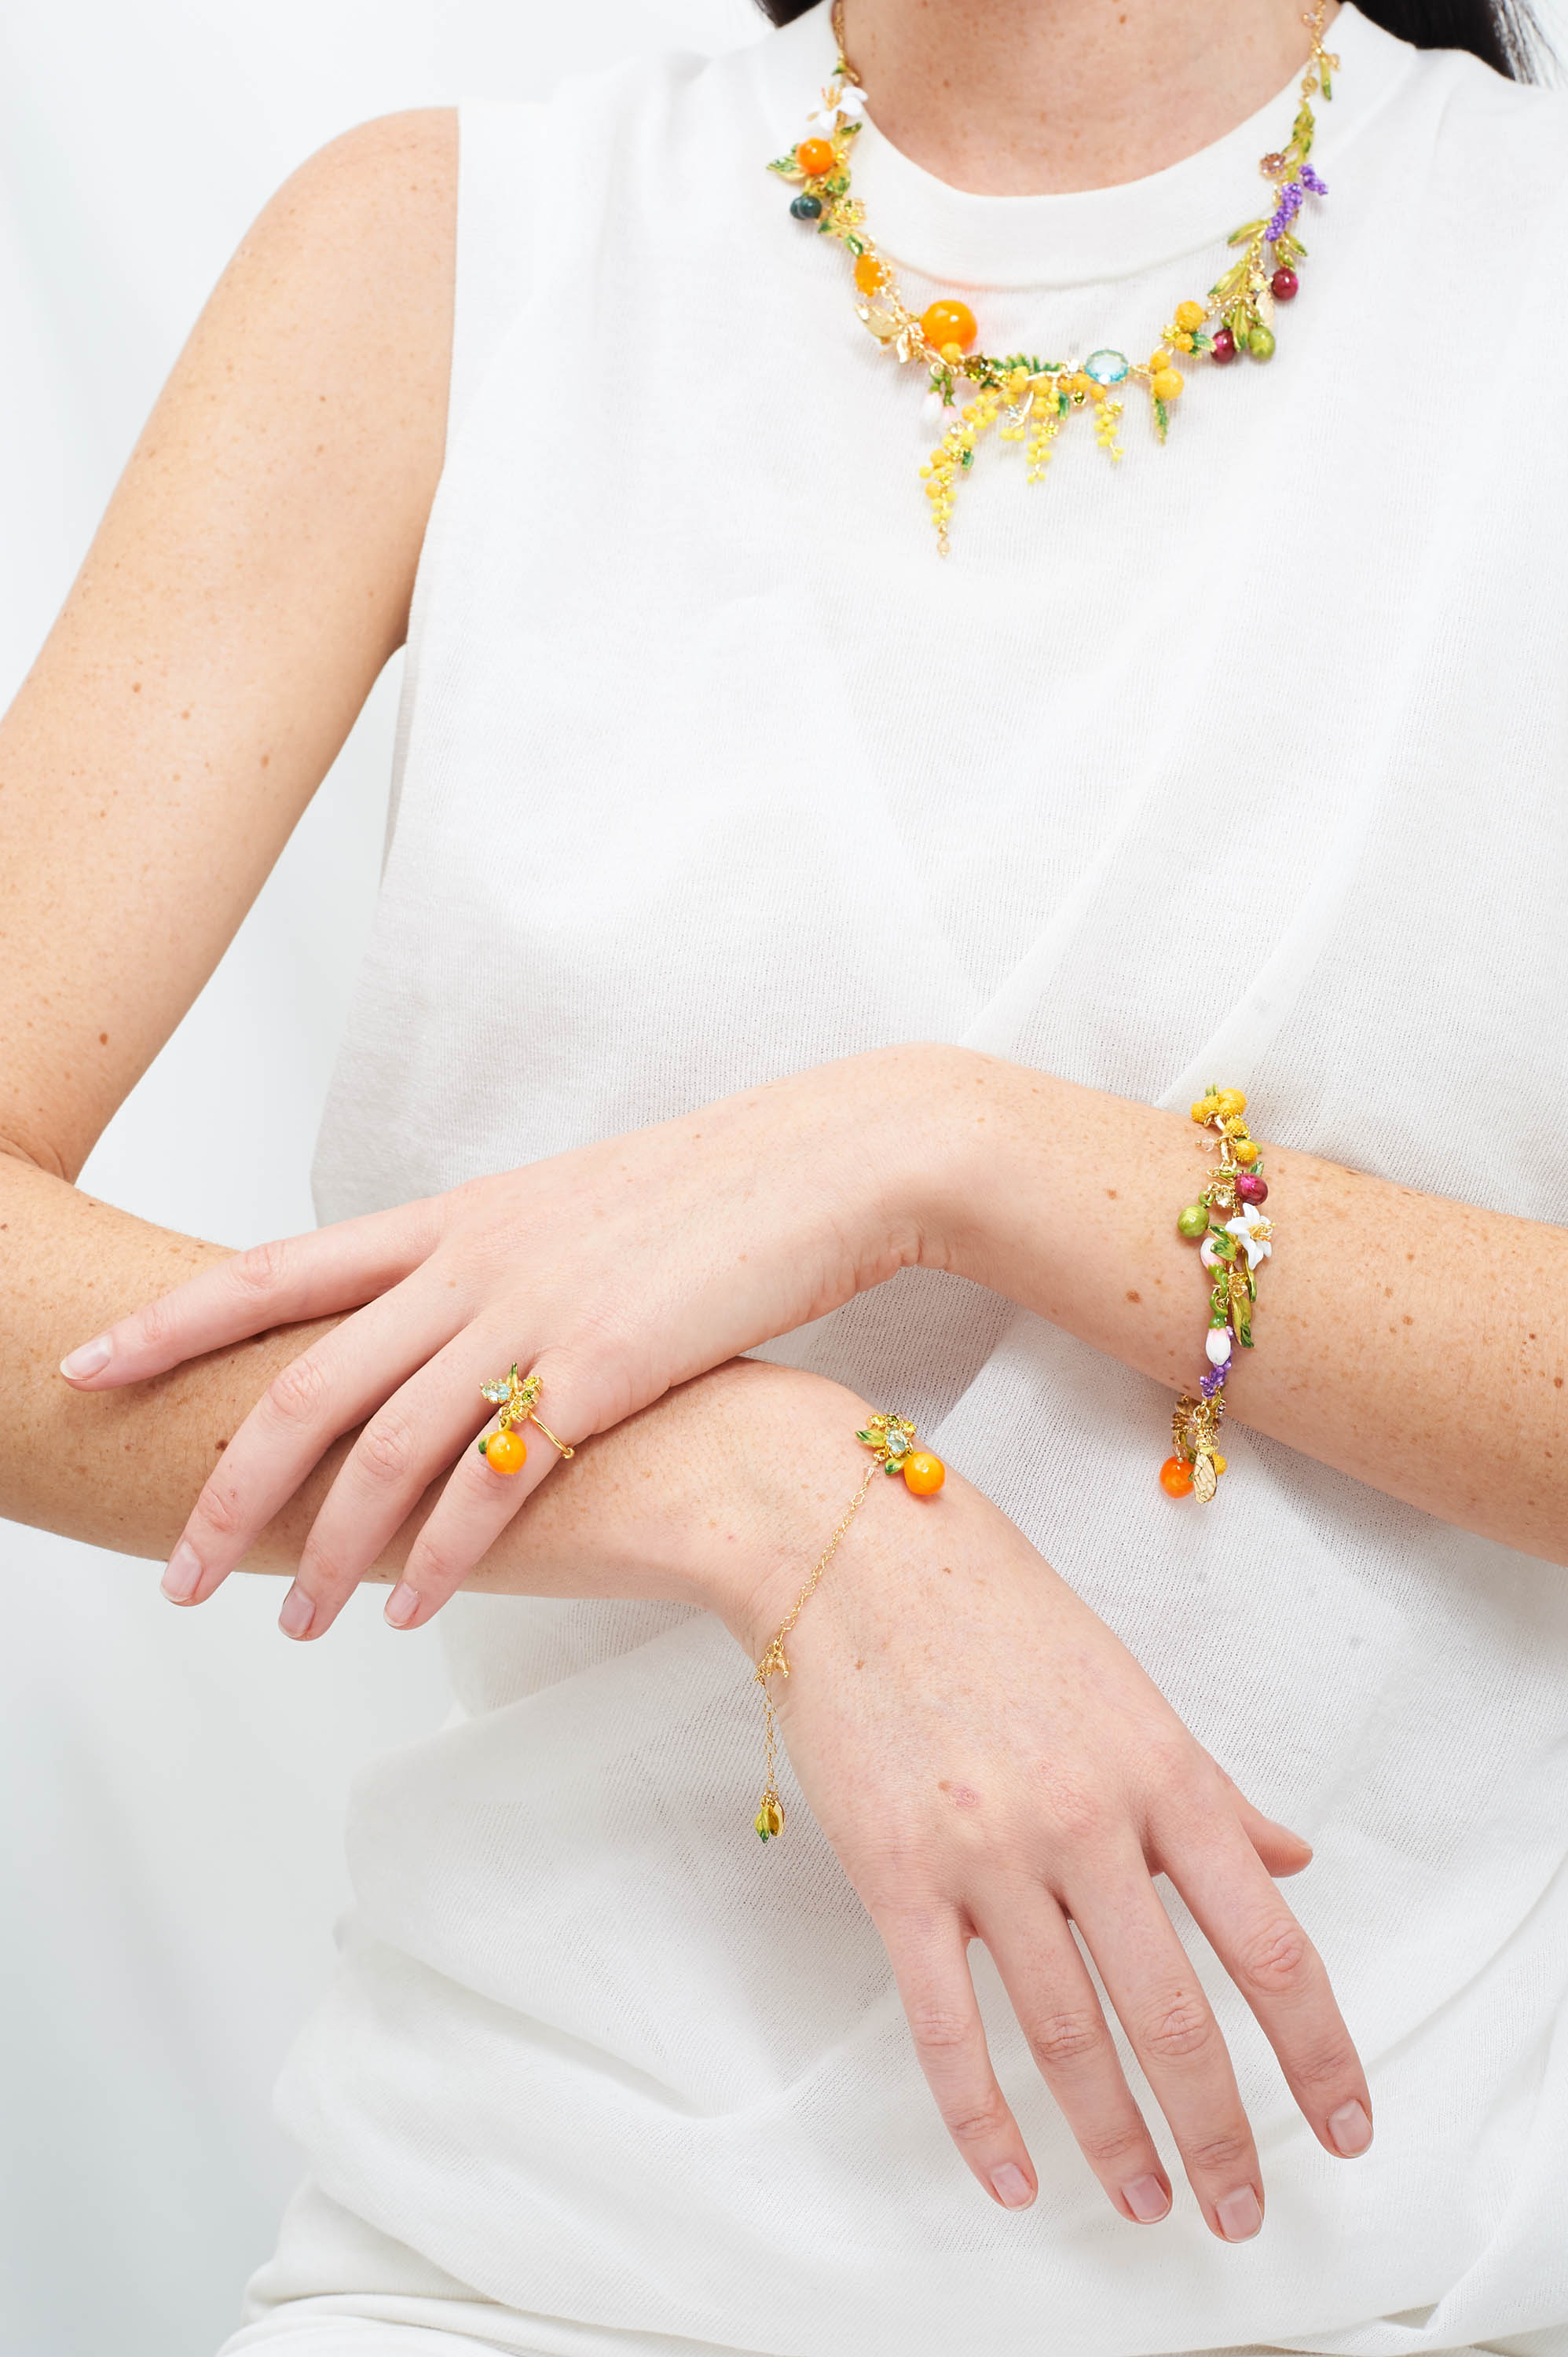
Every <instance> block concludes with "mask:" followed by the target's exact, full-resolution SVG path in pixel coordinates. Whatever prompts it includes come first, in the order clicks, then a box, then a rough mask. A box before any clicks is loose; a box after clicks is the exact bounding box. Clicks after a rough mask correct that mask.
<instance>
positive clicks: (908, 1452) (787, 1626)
mask: <svg viewBox="0 0 1568 2357" xmlns="http://www.w3.org/2000/svg"><path fill="white" fill-rule="evenodd" d="M854 1437H855V1438H856V1439H857V1440H858V1441H860V1442H861V1443H862V1445H863V1446H864V1447H865V1448H869V1449H870V1451H871V1459H872V1461H871V1463H870V1464H869V1465H868V1466H867V1467H866V1469H865V1475H864V1477H863V1479H862V1480H861V1484H860V1487H859V1489H858V1490H857V1491H855V1493H854V1497H853V1498H852V1499H851V1500H850V1501H849V1504H848V1505H847V1506H846V1507H845V1509H844V1511H843V1516H842V1517H841V1519H840V1521H839V1523H838V1527H837V1528H836V1530H835V1531H834V1532H833V1534H832V1537H831V1538H830V1539H829V1541H828V1543H827V1544H826V1546H825V1547H824V1548H823V1549H822V1554H821V1555H819V1556H818V1557H817V1560H816V1562H815V1563H814V1564H813V1565H812V1566H811V1570H810V1571H809V1572H808V1573H807V1575H806V1578H805V1581H804V1584H803V1585H802V1587H801V1589H800V1594H799V1596H797V1598H795V1601H794V1603H793V1604H792V1605H791V1606H790V1607H789V1611H788V1612H787V1613H786V1614H785V1615H784V1618H783V1620H781V1621H780V1622H779V1628H778V1631H777V1633H776V1634H775V1636H774V1639H773V1642H772V1643H771V1644H770V1645H769V1646H768V1651H767V1652H765V1653H764V1654H763V1656H762V1659H761V1660H760V1661H759V1662H758V1663H757V1668H756V1671H755V1672H754V1675H755V1676H756V1679H757V1684H758V1685H759V1686H760V1687H761V1688H762V1707H763V1712H764V1714H765V1717H764V1725H763V1738H762V1739H763V1743H764V1746H765V1748H766V1750H767V1754H768V1781H767V1783H766V1784H765V1785H764V1787H763V1791H762V1800H761V1803H760V1804H759V1806H758V1808H757V1816H756V1819H755V1824H756V1828H757V1834H758V1835H759V1837H760V1838H761V1839H762V1840H763V1841H765V1842H766V1841H771V1840H773V1839H775V1838H776V1837H777V1835H779V1834H781V1833H782V1832H783V1830H784V1803H783V1802H782V1801H781V1800H780V1799H779V1722H778V1720H777V1719H776V1718H775V1717H774V1714H773V1696H772V1694H771V1692H770V1691H769V1682H770V1680H772V1679H774V1678H787V1677H788V1676H789V1655H788V1653H787V1652H785V1650H784V1648H785V1643H786V1641H787V1640H788V1639H789V1637H791V1636H792V1635H793V1634H794V1630H795V1623H796V1621H797V1620H799V1619H800V1615H801V1613H802V1612H803V1611H804V1610H805V1609H806V1607H807V1605H808V1604H809V1603H810V1602H811V1598H812V1597H813V1596H814V1595H815V1594H816V1592H817V1586H818V1583H819V1582H820V1580H821V1579H822V1574H823V1572H824V1571H826V1569H827V1567H828V1566H829V1564H830V1563H832V1559H833V1556H834V1555H836V1554H837V1552H838V1546H839V1542H840V1540H841V1539H842V1538H843V1534H844V1533H845V1532H846V1531H847V1530H848V1528H849V1526H850V1524H851V1523H853V1522H854V1518H855V1516H856V1514H857V1513H859V1512H860V1509H861V1507H862V1505H863V1504H864V1503H865V1495H866V1492H867V1491H868V1490H869V1489H870V1487H871V1485H872V1483H873V1482H874V1481H875V1479H876V1476H877V1475H878V1473H886V1474H889V1475H891V1474H895V1473H902V1475H903V1476H904V1482H905V1486H906V1488H907V1489H909V1490H911V1491H913V1492H914V1494H915V1496H916V1497H917V1498H929V1497H934V1496H935V1494H936V1492H937V1491H939V1490H940V1488H941V1486H942V1483H943V1482H944V1481H945V1480H946V1479H947V1468H946V1467H945V1466H944V1465H943V1463H942V1460H941V1458H940V1457H933V1456H932V1455H931V1453H930V1451H929V1449H927V1448H917V1447H916V1445H915V1444H916V1440H917V1438H918V1435H917V1433H916V1430H915V1427H914V1426H913V1425H912V1424H911V1423H910V1421H909V1419H908V1416H905V1415H874V1416H871V1417H870V1418H868V1420H867V1422H866V1425H865V1429H864V1431H861V1432H857V1433H856V1434H855V1436H854Z"/></svg>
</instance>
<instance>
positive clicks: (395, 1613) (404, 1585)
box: [382, 1579, 419, 1629]
mask: <svg viewBox="0 0 1568 2357" xmlns="http://www.w3.org/2000/svg"><path fill="white" fill-rule="evenodd" d="M418 1609H419V1590H418V1588H417V1587H410V1586H409V1584H408V1582H407V1580H406V1579H400V1580H399V1581H398V1584H397V1586H396V1587H394V1588H393V1589H392V1594H391V1595H390V1596H389V1597H388V1598H387V1603H386V1610H385V1612H384V1613H383V1615H382V1618H383V1619H384V1620H390V1621H391V1622H392V1627H393V1628H394V1629H406V1628H407V1626H408V1624H409V1622H410V1621H411V1620H413V1616H414V1614H415V1613H416V1612H417V1611H418Z"/></svg>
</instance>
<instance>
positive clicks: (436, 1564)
mask: <svg viewBox="0 0 1568 2357" xmlns="http://www.w3.org/2000/svg"><path fill="white" fill-rule="evenodd" d="M469 1569H470V1566H469V1565H467V1564H466V1563H459V1562H458V1561H457V1559H456V1555H453V1554H451V1553H450V1552H449V1551H448V1550H447V1549H446V1547H444V1546H440V1545H434V1546H432V1545H427V1544H425V1543H424V1541H423V1540H422V1541H421V1543H420V1547H419V1552H418V1554H417V1555H410V1556H409V1559H408V1562H407V1564H406V1565H405V1566H404V1568H403V1577H404V1579H406V1580H407V1581H408V1583H409V1585H410V1586H411V1587H417V1589H418V1590H419V1593H420V1595H421V1597H422V1598H424V1601H425V1602H426V1603H431V1602H435V1603H436V1604H445V1602H446V1598H448V1597H449V1596H450V1595H452V1594H453V1592H454V1591H455V1590H456V1588H458V1587H461V1586H462V1584H463V1582H464V1580H465V1579H466V1578H467V1575H468V1571H469Z"/></svg>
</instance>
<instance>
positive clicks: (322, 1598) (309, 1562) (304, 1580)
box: [295, 1541, 359, 1604]
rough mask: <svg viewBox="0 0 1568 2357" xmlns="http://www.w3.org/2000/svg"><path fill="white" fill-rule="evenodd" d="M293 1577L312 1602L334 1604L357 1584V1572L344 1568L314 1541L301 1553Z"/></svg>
mask: <svg viewBox="0 0 1568 2357" xmlns="http://www.w3.org/2000/svg"><path fill="white" fill-rule="evenodd" d="M295 1580H296V1581H297V1583H298V1585H299V1586H300V1587H303V1588H304V1590H305V1592H306V1595H307V1596H308V1597H309V1598H310V1600H311V1602H312V1603H313V1604H336V1603H337V1602H338V1600H339V1599H340V1598H342V1597H343V1596H345V1595H346V1594H347V1593H348V1592H349V1590H350V1589H351V1588H353V1587H357V1586H358V1585H359V1577H358V1574H357V1573H354V1572H351V1571H348V1570H346V1569H345V1568H344V1566H343V1565H342V1564H340V1563H338V1562H337V1561H335V1559H334V1558H333V1557H332V1556H331V1555H328V1554H327V1553H326V1551H325V1550H324V1549H323V1548H322V1547H320V1546H318V1545H317V1544H316V1543H315V1542H314V1541H313V1542H312V1543H311V1544H310V1545H308V1546H307V1547H306V1549H305V1551H304V1553H303V1554H302V1555H301V1556H300V1558H299V1569H298V1570H297V1571H296V1572H295Z"/></svg>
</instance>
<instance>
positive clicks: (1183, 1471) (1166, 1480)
mask: <svg viewBox="0 0 1568 2357" xmlns="http://www.w3.org/2000/svg"><path fill="white" fill-rule="evenodd" d="M1160 1487H1161V1489H1162V1490H1163V1491H1165V1495H1166V1497H1167V1498H1187V1497H1190V1496H1191V1494H1192V1468H1191V1466H1190V1465H1189V1464H1188V1463H1187V1459H1186V1458H1185V1457H1167V1458H1166V1459H1165V1463H1164V1464H1163V1465H1162V1466H1161V1468H1160Z"/></svg>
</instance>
